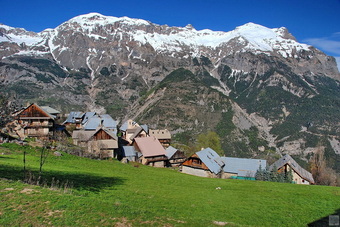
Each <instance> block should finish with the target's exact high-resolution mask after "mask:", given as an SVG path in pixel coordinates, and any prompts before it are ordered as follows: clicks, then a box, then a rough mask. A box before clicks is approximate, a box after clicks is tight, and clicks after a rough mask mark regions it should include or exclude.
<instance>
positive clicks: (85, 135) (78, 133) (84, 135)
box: [72, 130, 96, 142]
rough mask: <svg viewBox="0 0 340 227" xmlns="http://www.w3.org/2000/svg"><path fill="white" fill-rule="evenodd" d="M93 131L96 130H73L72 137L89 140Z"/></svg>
mask: <svg viewBox="0 0 340 227" xmlns="http://www.w3.org/2000/svg"><path fill="white" fill-rule="evenodd" d="M95 133H96V131H84V130H74V131H73V133H72V139H76V140H79V141H85V142H86V141H89V140H90V139H91V137H92V136H93V135H94V134H95Z"/></svg>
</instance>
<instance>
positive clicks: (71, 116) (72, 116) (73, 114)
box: [64, 111, 83, 124]
mask: <svg viewBox="0 0 340 227" xmlns="http://www.w3.org/2000/svg"><path fill="white" fill-rule="evenodd" d="M82 115H83V113H82V112H75V111H72V112H70V114H69V115H68V117H67V119H66V120H65V121H64V124H65V123H76V122H75V120H76V118H81V117H82Z"/></svg>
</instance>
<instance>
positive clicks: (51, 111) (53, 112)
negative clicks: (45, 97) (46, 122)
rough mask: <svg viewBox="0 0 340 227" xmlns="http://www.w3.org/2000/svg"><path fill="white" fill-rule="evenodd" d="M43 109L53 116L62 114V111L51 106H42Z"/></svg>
mask: <svg viewBox="0 0 340 227" xmlns="http://www.w3.org/2000/svg"><path fill="white" fill-rule="evenodd" d="M41 108H42V109H43V110H45V111H46V112H48V113H49V114H52V115H57V114H60V111H58V110H56V109H54V108H52V107H50V106H41Z"/></svg>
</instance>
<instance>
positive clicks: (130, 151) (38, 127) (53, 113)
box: [9, 103, 314, 184]
mask: <svg viewBox="0 0 340 227" xmlns="http://www.w3.org/2000/svg"><path fill="white" fill-rule="evenodd" d="M13 117H14V119H15V120H14V121H13V122H11V123H10V124H9V125H10V128H11V130H12V132H15V134H16V136H17V137H20V138H26V137H39V138H48V137H53V135H54V134H55V133H56V132H58V131H59V132H64V133H65V135H68V136H71V137H72V141H73V143H74V144H75V145H77V146H80V147H83V148H84V150H85V151H86V152H87V153H90V154H92V155H94V156H95V157H99V158H117V159H118V160H121V161H122V162H138V163H142V164H143V165H149V166H155V167H180V169H181V171H182V172H183V173H186V174H191V175H196V176H201V177H212V178H223V179H226V178H234V179H255V174H256V172H257V171H258V170H259V169H261V168H262V169H264V168H266V167H267V162H266V160H261V159H246V158H233V157H220V156H219V155H218V154H217V153H216V152H215V151H214V150H213V149H211V148H205V149H202V150H201V151H198V152H196V153H195V154H193V155H191V156H190V157H186V156H185V155H184V152H182V151H180V150H178V149H176V148H174V147H172V146H171V133H170V132H169V131H168V130H167V129H149V127H148V126H147V125H140V124H138V123H137V122H135V121H133V120H131V119H129V120H127V121H126V122H124V123H123V124H121V126H120V127H118V124H117V121H115V120H114V119H112V117H111V116H110V115H108V114H97V113H95V112H70V113H69V114H68V116H67V119H66V120H65V121H64V122H63V123H62V124H61V125H58V124H56V120H57V119H59V118H60V112H59V111H57V110H55V109H53V108H51V107H48V106H39V105H37V104H35V103H33V104H30V105H28V106H27V107H25V108H23V109H21V110H18V111H16V112H15V113H13ZM273 168H276V170H277V171H278V172H285V173H287V172H288V171H291V172H292V174H293V181H294V182H295V183H297V184H314V180H313V177H312V174H311V173H310V172H308V171H307V170H305V169H303V168H302V167H301V166H300V165H299V164H298V163H297V162H296V161H295V160H294V159H293V158H292V157H291V156H289V155H285V156H283V157H282V158H281V159H279V160H278V161H276V162H275V163H274V164H273V165H271V166H270V167H269V170H273Z"/></svg>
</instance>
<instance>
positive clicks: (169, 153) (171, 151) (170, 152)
mask: <svg viewBox="0 0 340 227" xmlns="http://www.w3.org/2000/svg"><path fill="white" fill-rule="evenodd" d="M176 151H178V149H177V148H174V147H172V146H169V147H168V148H167V149H165V155H166V157H168V159H170V158H171V157H172V156H173V155H174V154H175V153H176Z"/></svg>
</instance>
